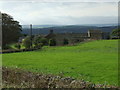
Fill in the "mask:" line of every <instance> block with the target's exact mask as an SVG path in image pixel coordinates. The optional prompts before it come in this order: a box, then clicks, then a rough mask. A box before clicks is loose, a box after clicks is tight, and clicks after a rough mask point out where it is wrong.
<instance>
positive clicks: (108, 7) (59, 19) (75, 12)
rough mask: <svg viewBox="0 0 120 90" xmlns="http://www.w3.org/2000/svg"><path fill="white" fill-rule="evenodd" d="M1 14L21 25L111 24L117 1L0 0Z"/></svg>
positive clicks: (115, 14)
mask: <svg viewBox="0 0 120 90" xmlns="http://www.w3.org/2000/svg"><path fill="white" fill-rule="evenodd" d="M0 11H1V12H2V13H7V14H9V15H11V16H12V17H13V18H14V19H15V20H17V21H19V22H20V24H22V25H28V24H34V25H76V24H77V25H80V24H114V23H117V22H118V0H109V2H108V0H104V1H103V0H101V1H100V0H99V1H97V0H92V1H90V0H79V1H78V0H68V1H65V0H61V1H59V0H58V1H55V0H49V1H48V0H42V1H38V0H21V1H20V0H19V1H17V0H9V1H7V0H0Z"/></svg>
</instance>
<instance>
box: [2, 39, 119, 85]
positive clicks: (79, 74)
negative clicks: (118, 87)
mask: <svg viewBox="0 0 120 90" xmlns="http://www.w3.org/2000/svg"><path fill="white" fill-rule="evenodd" d="M117 43H118V42H117V40H101V41H93V42H88V43H84V44H79V45H77V46H62V47H48V48H47V47H45V48H43V49H42V50H38V51H33V52H23V53H11V54H3V66H9V67H16V66H17V67H18V68H22V69H26V70H29V71H33V72H44V73H52V74H59V73H63V74H64V76H71V77H75V78H79V79H81V78H82V79H85V80H89V81H92V82H95V83H105V82H107V84H112V85H114V84H117V64H118V63H117V60H118V59H117V56H118V55H117V49H118V48H117Z"/></svg>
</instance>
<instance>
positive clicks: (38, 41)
mask: <svg viewBox="0 0 120 90" xmlns="http://www.w3.org/2000/svg"><path fill="white" fill-rule="evenodd" d="M41 38H42V37H41V36H39V35H37V36H35V37H34V39H33V44H34V45H35V48H40V47H41V45H42V44H40V43H41ZM39 46H40V47H39Z"/></svg>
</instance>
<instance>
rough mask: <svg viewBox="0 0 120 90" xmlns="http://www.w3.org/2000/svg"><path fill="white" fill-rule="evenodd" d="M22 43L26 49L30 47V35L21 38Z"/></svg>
mask: <svg viewBox="0 0 120 90" xmlns="http://www.w3.org/2000/svg"><path fill="white" fill-rule="evenodd" d="M23 45H24V46H25V48H26V49H30V46H31V37H30V36H27V37H26V38H25V39H24V40H23Z"/></svg>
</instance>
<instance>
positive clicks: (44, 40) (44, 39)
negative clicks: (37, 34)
mask: <svg viewBox="0 0 120 90" xmlns="http://www.w3.org/2000/svg"><path fill="white" fill-rule="evenodd" d="M40 42H41V43H43V45H48V40H47V39H46V38H41V39H40Z"/></svg>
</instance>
